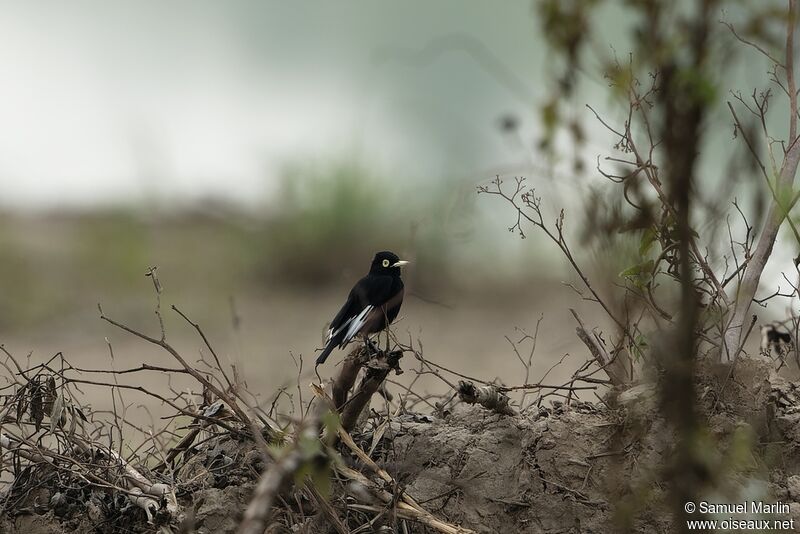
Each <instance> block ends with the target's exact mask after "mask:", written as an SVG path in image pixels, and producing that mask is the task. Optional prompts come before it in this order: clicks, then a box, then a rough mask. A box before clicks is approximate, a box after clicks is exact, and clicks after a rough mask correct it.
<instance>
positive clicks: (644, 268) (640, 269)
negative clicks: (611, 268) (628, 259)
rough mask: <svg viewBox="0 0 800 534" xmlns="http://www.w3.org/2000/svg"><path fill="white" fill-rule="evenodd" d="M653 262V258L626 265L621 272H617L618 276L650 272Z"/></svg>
mask: <svg viewBox="0 0 800 534" xmlns="http://www.w3.org/2000/svg"><path fill="white" fill-rule="evenodd" d="M654 265H655V262H654V261H653V260H647V261H645V262H642V263H639V264H637V265H634V266H633V267H628V268H627V269H625V270H624V271H622V272H621V273H619V276H620V278H632V277H638V276H640V275H642V274H650V272H652V270H653V266H654Z"/></svg>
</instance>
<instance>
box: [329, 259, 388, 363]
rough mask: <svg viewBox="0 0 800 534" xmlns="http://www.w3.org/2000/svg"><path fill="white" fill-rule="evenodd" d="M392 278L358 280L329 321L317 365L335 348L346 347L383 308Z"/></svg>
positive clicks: (368, 277)
mask: <svg viewBox="0 0 800 534" xmlns="http://www.w3.org/2000/svg"><path fill="white" fill-rule="evenodd" d="M392 286H393V280H392V277H391V276H375V275H367V276H365V277H364V278H362V279H361V280H359V281H358V282H357V283H356V285H355V286H353V289H352V290H350V294H349V295H348V297H347V301H346V302H345V303H344V305H343V306H342V309H340V310H339V313H337V314H336V316H335V317H334V318H333V321H331V326H330V329H329V330H328V336H327V339H326V340H325V348H324V349H323V350H322V353H321V354H320V355H319V357H318V358H317V365H320V364H321V363H323V362H324V361H325V360H326V359H327V357H328V355H329V354H330V353H331V351H333V349H334V348H336V347H337V346H339V347H342V346H344V345H346V344H347V343H348V342H349V341H350V340H351V339H353V337H354V336H355V335H356V334H358V332H359V331H360V330H361V328H362V327H363V326H364V324H365V322H366V321H367V320H368V318H369V317H370V312H371V311H373V310H374V309H375V308H376V307H378V306H381V305H383V304H384V303H385V302H386V301H387V300H388V299H389V298H391V296H392V289H393V287H392Z"/></svg>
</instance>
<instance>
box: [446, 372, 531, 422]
mask: <svg viewBox="0 0 800 534" xmlns="http://www.w3.org/2000/svg"><path fill="white" fill-rule="evenodd" d="M456 393H458V398H460V399H461V400H462V401H464V402H466V403H467V404H479V405H481V406H483V407H484V408H486V409H487V410H491V411H493V412H495V413H499V414H502V415H512V416H513V415H517V412H516V410H514V408H512V407H511V406H509V405H508V402H509V400H510V399H509V398H508V396H507V395H505V394H504V393H503V392H502V391H500V388H498V387H497V386H492V385H487V386H481V387H475V384H473V383H472V382H467V381H466V380H459V381H458V388H457V389H456Z"/></svg>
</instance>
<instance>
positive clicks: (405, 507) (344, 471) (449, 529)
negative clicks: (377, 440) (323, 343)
mask: <svg viewBox="0 0 800 534" xmlns="http://www.w3.org/2000/svg"><path fill="white" fill-rule="evenodd" d="M311 389H312V390H313V391H314V395H316V396H317V397H319V398H320V399H322V400H323V401H325V402H326V403H328V405H329V406H333V402H332V401H331V399H330V397H328V395H327V394H326V393H325V391H324V390H323V389H322V388H320V387H319V386H317V385H316V384H311ZM338 435H339V439H341V441H342V443H344V444H345V445H346V446H347V448H349V449H350V450H351V451H352V452H353V453H354V454H355V455H356V456H357V457H358V459H359V460H361V461H362V462H364V464H365V465H366V466H367V467H369V468H370V469H371V470H372V471H373V472H374V473H375V474H376V475H378V477H379V478H380V479H381V480H383V482H384V483H386V484H387V485H389V486H391V487H394V488H397V487H398V485H397V482H395V480H394V478H392V476H391V475H390V474H389V473H388V472H387V471H386V470H385V469H383V468H381V467H380V466H379V465H378V464H376V463H375V462H374V461H373V460H372V458H370V457H369V455H368V454H367V453H366V452H364V450H363V449H362V448H361V447H359V446H358V444H356V442H355V441H353V438H352V436H350V434H349V433H348V432H347V431H346V430H345V429H344V426H341V427H339V430H338ZM335 469H336V471H337V472H338V473H340V474H341V475H343V476H344V477H346V478H348V479H350V480H353V481H356V482H359V483H361V484H363V485H364V486H366V487H368V488H370V489H371V490H372V493H373V494H375V496H376V497H378V498H379V499H380V500H381V501H382V502H383V503H384V504H392V503H394V502H395V498H394V496H393V495H392V494H391V493H389V492H388V491H386V490H383V489H381V488H380V487H379V486H378V485H377V484H376V483H375V482H373V481H372V480H370V479H369V478H368V477H367V476H365V475H364V474H363V473H359V472H358V471H356V470H354V469H351V468H349V467H347V466H344V465H336V466H335ZM396 507H397V510H398V512H399V513H402V514H403V517H402V518H403V519H409V520H413V521H417V522H418V523H422V524H424V525H427V526H429V527H431V528H433V529H435V530H437V531H439V532H444V533H445V534H475V531H473V530H470V529H467V528H463V527H460V526H457V525H451V524H450V523H446V522H444V521H442V520H440V519H437V518H436V516H434V515H433V514H431V513H430V512H428V511H427V510H425V509H424V508H423V507H422V506H420V504H419V503H417V502H416V501H415V500H414V499H413V498H412V497H411V496H410V495H408V493H406V492H405V491H402V490H401V491H400V495H399V500H397V502H396Z"/></svg>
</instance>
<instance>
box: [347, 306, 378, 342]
mask: <svg viewBox="0 0 800 534" xmlns="http://www.w3.org/2000/svg"><path fill="white" fill-rule="evenodd" d="M374 307H375V306H372V305H367V306H366V307H365V308H364V309H363V310H361V313H359V314H358V315H356V316H355V317H353V319H352V320H350V322H349V325H344V326H347V332H346V333H345V334H344V339H343V340H342V344H344V343H347V342H348V341H350V340H351V339H353V336H355V335H356V334H358V331H359V330H361V328H362V327H363V326H364V324H365V323H366V322H367V316H368V315H369V312H371V311H372V309H373V308H374ZM344 326H342V328H344Z"/></svg>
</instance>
